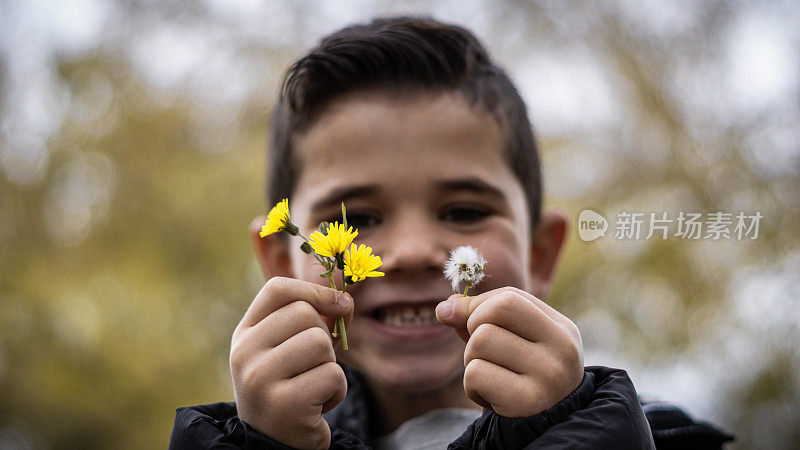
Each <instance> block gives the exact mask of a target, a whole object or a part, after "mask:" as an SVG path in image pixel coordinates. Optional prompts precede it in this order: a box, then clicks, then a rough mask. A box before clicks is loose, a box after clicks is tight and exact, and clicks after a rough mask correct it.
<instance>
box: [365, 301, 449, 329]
mask: <svg viewBox="0 0 800 450" xmlns="http://www.w3.org/2000/svg"><path fill="white" fill-rule="evenodd" d="M378 320H380V321H381V322H383V323H385V324H387V325H391V326H394V327H424V326H431V325H437V324H438V323H439V322H438V321H437V320H436V309H435V307H434V306H431V305H425V306H390V307H387V308H381V309H380V310H378Z"/></svg>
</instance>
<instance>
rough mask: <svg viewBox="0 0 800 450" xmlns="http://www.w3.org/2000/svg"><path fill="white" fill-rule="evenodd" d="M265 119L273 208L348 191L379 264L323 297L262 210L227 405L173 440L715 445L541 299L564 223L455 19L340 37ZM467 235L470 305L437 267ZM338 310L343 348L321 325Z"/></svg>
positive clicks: (313, 273) (499, 83)
mask: <svg viewBox="0 0 800 450" xmlns="http://www.w3.org/2000/svg"><path fill="white" fill-rule="evenodd" d="M272 122H273V125H272V137H271V145H270V152H271V153H270V161H269V171H270V174H269V175H270V176H269V182H270V185H269V194H268V195H269V198H270V200H271V203H272V204H274V203H276V202H277V201H278V200H280V199H282V198H289V199H290V203H289V205H290V208H291V210H290V212H291V218H292V222H293V223H295V224H297V225H298V226H300V229H301V230H307V231H310V230H313V229H315V228H317V226H318V225H319V223H321V222H323V221H329V222H333V221H335V220H341V212H340V206H339V205H340V203H341V202H345V204H346V205H347V210H348V221H349V222H350V224H351V225H353V226H354V227H356V228H358V230H359V235H358V238H357V242H363V243H366V244H368V245H370V246H372V247H373V249H374V252H375V253H376V254H378V255H380V256H381V257H382V258H383V266H382V268H381V270H382V271H383V272H385V273H386V276H385V277H383V278H374V279H371V280H369V281H368V282H366V283H358V284H356V285H354V286H352V287H351V288H350V290H349V293H348V294H341V293H337V292H336V291H334V290H332V289H330V288H328V287H325V280H324V279H323V278H320V277H319V275H318V273H319V268H318V267H317V266H314V265H313V262H314V260H313V259H312V258H311V257H310V256H309V255H306V254H304V253H303V252H301V251H300V250H299V248H298V245H297V244H298V243H297V242H296V241H290V240H288V239H286V238H285V236H280V235H271V236H268V237H266V238H261V237H259V234H258V231H259V227H260V225H261V223H263V219H261V220H257V221H256V222H254V225H253V227H252V230H251V232H252V235H253V239H254V242H255V247H256V252H257V255H258V258H259V262H260V263H261V267H262V269H263V272H264V274H265V276H266V277H268V278H270V280H269V281H268V282H267V284H266V285H265V286H264V288H263V289H262V290H261V292H259V293H258V295H257V296H256V298H255V300H254V301H253V303H252V304H251V306H250V308H249V309H248V311H247V312H246V313H245V315H244V317H243V318H242V320H241V322H240V323H239V326H238V327H237V328H236V330H235V332H234V334H233V339H232V343H231V355H230V363H231V364H230V365H231V374H232V378H233V385H234V391H235V394H236V403H235V405H234V404H231V403H218V404H213V405H204V406H197V407H192V408H180V409H179V410H178V414H177V417H176V420H175V428H174V430H173V436H172V441H171V447H173V448H211V447H224V448H239V447H242V448H256V447H262V448H281V449H283V448H315V449H319V448H372V447H373V446H374V447H377V448H426V449H428V448H445V447H447V448H451V449H467V448H486V449H489V448H508V449H511V448H549V447H559V448H630V449H638V448H653V447H654V440H653V436H654V435H655V436H656V438H657V442H658V443H659V446H661V445H663V446H664V447H665V448H666V447H669V446H670V445H684V448H688V447H686V446H687V445H691V444H692V443H694V444H698V445H702V444H705V445H707V446H711V448H713V447H714V446H716V447H717V448H719V447H720V446H721V444H722V442H724V441H725V440H726V439H727V438H728V436H726V435H724V434H722V433H719V432H717V431H716V430H714V429H713V428H711V427H709V426H706V425H704V424H696V423H693V422H692V421H691V420H690V419H689V418H688V417H686V416H685V415H683V414H682V413H680V412H679V411H677V410H675V409H674V408H671V409H670V408H667V409H662V410H660V412H659V414H660V415H659V416H658V417H656V418H660V420H661V422H659V424H658V425H654V426H653V430H652V433H651V426H650V424H648V421H647V419H646V417H645V414H644V413H643V410H642V407H641V406H640V404H639V401H638V399H637V396H636V391H635V389H634V387H633V385H632V384H631V382H630V380H629V379H628V377H627V375H626V373H625V372H624V371H622V370H618V369H609V368H605V367H588V368H584V366H583V356H582V351H583V348H582V344H581V339H580V334H579V332H578V330H577V328H576V327H575V325H574V324H573V323H572V322H571V321H570V320H569V319H568V318H566V317H564V316H563V315H561V314H560V313H559V312H558V311H555V310H554V309H552V308H551V307H549V306H548V305H547V304H546V303H545V302H543V301H542V300H541V298H543V297H544V295H545V293H546V291H547V288H548V285H549V283H550V280H551V278H552V275H553V271H554V269H555V266H556V262H557V260H558V256H559V253H560V251H561V248H562V244H563V242H564V237H565V234H566V220H565V218H564V217H563V216H562V215H560V214H557V213H544V214H542V213H541V212H540V210H541V197H542V195H541V182H540V169H539V161H538V155H537V150H536V145H535V141H534V138H533V133H532V130H531V126H530V123H529V121H528V119H527V113H526V111H525V106H524V103H523V101H522V99H521V98H520V96H519V94H518V93H517V90H516V89H515V87H514V86H513V84H512V83H511V81H510V80H509V78H508V77H507V75H506V74H505V73H504V72H503V71H502V70H501V69H499V68H498V67H497V66H495V65H494V64H493V63H492V62H491V61H490V59H489V56H488V55H487V53H486V51H485V50H484V48H483V47H482V45H481V44H480V43H479V42H478V41H477V40H476V39H475V37H474V36H473V35H472V34H470V33H469V32H468V31H466V30H464V29H462V28H459V27H456V26H450V25H444V24H441V23H438V22H435V21H433V20H429V19H416V18H407V17H406V18H395V19H379V20H375V21H373V22H372V23H370V24H367V25H361V26H353V27H349V28H345V29H343V30H341V31H339V32H337V33H334V34H333V35H331V36H328V37H326V38H324V39H323V40H322V41H321V43H320V44H319V46H318V47H317V48H315V49H314V50H312V51H311V53H309V54H308V55H307V56H306V57H304V58H302V59H301V60H300V61H298V62H297V63H296V64H295V65H294V66H293V67H292V68H291V69H290V70H289V73H288V75H287V77H286V79H285V82H284V85H283V90H282V94H281V99H280V102H279V104H278V106H277V108H276V112H275V116H274V117H273V121H272ZM462 245H472V246H473V247H476V248H479V249H481V251H482V253H483V256H484V257H485V258H486V259H487V260H488V264H487V265H486V269H485V270H486V278H485V280H484V281H483V282H482V283H481V284H480V285H479V286H478V287H477V288H476V289H474V290H473V292H471V293H470V295H469V296H467V297H465V296H463V295H461V294H456V295H450V294H451V291H450V286H449V283H448V282H447V281H446V280H445V279H444V278H443V276H442V269H443V266H444V263H445V261H446V259H447V256H448V253H449V251H450V250H451V249H453V248H455V247H458V246H462ZM444 299H446V300H444ZM443 300H444V301H443ZM339 316H344V317H345V322H346V329H347V334H348V340H349V344H350V350H348V351H342V350H341V348H340V346H338V345H337V344H338V340H334V339H331V331H332V330H333V320H334V319H335V318H336V317H339ZM480 407H483V409H482V411H481V408H480ZM665 411H666V412H665ZM657 412H658V411H657ZM654 417H655V416H654ZM677 419H680V420H682V421H683V422H682V423H678V422H676V420H677ZM662 431H666V432H663V433H662ZM670 436H672V437H673V438H674V437H675V436H677V438H676V439H677V440H676V439H672V438H670ZM670 439H672V440H670ZM448 444H449V445H448ZM705 448H708V447H705Z"/></svg>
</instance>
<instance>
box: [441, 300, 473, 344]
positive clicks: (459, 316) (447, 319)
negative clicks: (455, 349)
mask: <svg viewBox="0 0 800 450" xmlns="http://www.w3.org/2000/svg"><path fill="white" fill-rule="evenodd" d="M469 302H470V297H464V296H463V295H461V294H453V295H451V296H450V297H449V298H448V299H447V300H445V301H443V302H441V303H439V304H438V305H436V319H437V320H438V321H439V323H441V324H442V325H447V326H448V327H452V328H453V329H454V330H456V333H457V334H458V336H459V337H460V338H461V339H463V340H464V342H467V341H468V340H469V331H467V319H469V313H470V311H469Z"/></svg>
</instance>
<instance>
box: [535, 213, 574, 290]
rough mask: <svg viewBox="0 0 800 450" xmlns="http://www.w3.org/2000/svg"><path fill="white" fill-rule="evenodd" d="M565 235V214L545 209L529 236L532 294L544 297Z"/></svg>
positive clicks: (553, 273) (562, 246)
mask: <svg viewBox="0 0 800 450" xmlns="http://www.w3.org/2000/svg"><path fill="white" fill-rule="evenodd" d="M566 236H567V216H566V214H564V212H562V211H557V210H554V211H546V212H545V213H544V214H543V215H542V217H541V219H540V220H539V225H538V226H537V227H536V229H535V230H534V232H533V236H532V238H531V259H530V268H529V270H530V275H531V280H532V281H533V286H532V288H533V289H532V292H531V293H532V294H533V295H535V296H536V297H538V298H544V296H545V295H547V291H548V290H549V289H550V281H551V280H552V278H553V276H554V275H555V269H556V266H557V265H558V260H559V256H560V255H561V250H562V249H563V248H564V239H565V238H566Z"/></svg>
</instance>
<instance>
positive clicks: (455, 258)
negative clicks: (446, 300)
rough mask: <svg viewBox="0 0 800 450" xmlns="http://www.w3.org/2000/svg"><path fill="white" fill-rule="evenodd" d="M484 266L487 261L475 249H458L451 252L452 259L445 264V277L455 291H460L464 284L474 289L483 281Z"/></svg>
mask: <svg viewBox="0 0 800 450" xmlns="http://www.w3.org/2000/svg"><path fill="white" fill-rule="evenodd" d="M484 265H486V259H484V257H483V256H481V254H480V253H478V250H476V249H475V248H474V247H472V246H469V245H466V246H462V247H458V248H455V249H453V250H452V251H451V252H450V259H448V260H447V262H446V263H444V277H445V278H447V279H448V280H450V282H451V284H452V286H453V290H454V291H458V285H459V284H461V283H462V282H463V283H469V285H470V286H473V287H474V286H477V285H478V283H480V282H481V280H483V266H484Z"/></svg>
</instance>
